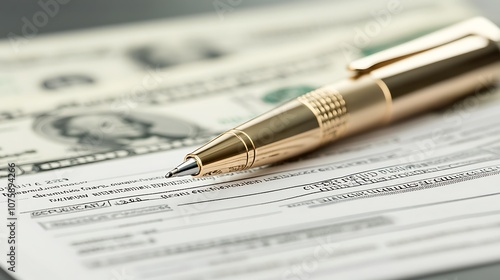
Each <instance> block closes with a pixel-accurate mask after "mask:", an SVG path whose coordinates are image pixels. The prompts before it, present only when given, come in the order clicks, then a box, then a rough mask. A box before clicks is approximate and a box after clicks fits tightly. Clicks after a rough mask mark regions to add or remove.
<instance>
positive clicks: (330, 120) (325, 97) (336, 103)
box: [298, 86, 348, 143]
mask: <svg viewBox="0 0 500 280" xmlns="http://www.w3.org/2000/svg"><path fill="white" fill-rule="evenodd" d="M298 101H300V102H301V103H303V104H304V105H306V106H307V107H308V108H309V109H311V111H312V112H313V113H314V115H316V118H317V119H318V123H319V125H320V129H321V142H322V143H325V142H329V141H332V140H335V139H337V138H339V137H342V136H343V135H344V134H345V131H346V126H347V116H348V111H347V107H346V105H345V101H344V99H343V98H342V95H340V94H339V92H338V91H337V90H336V89H334V88H333V87H328V86H327V87H323V88H319V89H317V90H314V91H311V92H309V93H307V94H305V95H302V96H300V97H299V98H298Z"/></svg>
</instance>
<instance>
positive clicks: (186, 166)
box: [165, 158, 200, 178]
mask: <svg viewBox="0 0 500 280" xmlns="http://www.w3.org/2000/svg"><path fill="white" fill-rule="evenodd" d="M199 172H200V168H199V167H198V163H197V162H196V160H195V159H194V158H188V159H187V160H186V161H185V162H183V163H181V164H179V166H177V167H176V168H174V169H172V170H171V171H170V172H168V173H167V174H165V178H172V177H179V176H185V175H196V174H198V173H199Z"/></svg>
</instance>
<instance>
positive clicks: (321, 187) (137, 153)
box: [0, 1, 500, 280]
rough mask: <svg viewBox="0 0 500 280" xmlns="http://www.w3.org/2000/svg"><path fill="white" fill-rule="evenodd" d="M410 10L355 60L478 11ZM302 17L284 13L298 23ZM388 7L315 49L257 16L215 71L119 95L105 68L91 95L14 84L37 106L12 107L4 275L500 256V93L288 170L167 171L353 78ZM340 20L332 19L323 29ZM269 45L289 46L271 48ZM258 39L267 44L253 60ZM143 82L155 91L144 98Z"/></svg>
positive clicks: (204, 64)
mask: <svg viewBox="0 0 500 280" xmlns="http://www.w3.org/2000/svg"><path fill="white" fill-rule="evenodd" d="M350 2H352V3H355V4H357V5H359V2H357V1H354V2H353V1H350ZM374 2H378V3H385V1H374ZM402 3H403V5H406V4H408V5H407V6H404V7H406V8H405V9H403V10H402V11H401V13H400V14H398V15H397V16H396V15H393V16H394V17H393V18H392V17H391V24H389V25H388V26H387V27H386V28H384V30H386V33H381V34H382V35H380V37H379V36H377V37H376V38H375V37H373V38H372V40H370V42H371V43H370V44H367V45H366V46H363V47H361V46H359V48H357V49H356V50H355V51H354V49H350V50H351V51H353V53H351V54H352V55H353V56H357V57H359V56H361V55H363V54H364V53H363V50H366V49H368V48H369V47H370V46H371V47H373V46H375V45H376V46H378V47H380V46H384V45H390V44H394V43H396V41H398V40H400V38H401V35H402V33H405V34H407V35H408V36H412V37H415V36H416V35H417V34H419V33H422V32H427V31H429V30H431V29H435V28H438V27H441V26H442V25H447V24H449V23H453V22H456V21H457V20H460V19H462V18H465V17H468V16H470V15H472V14H474V12H473V11H471V9H470V7H468V6H466V5H465V4H463V3H461V2H454V3H453V4H452V3H451V2H448V1H442V2H439V3H437V1H419V2H418V4H416V2H415V3H413V4H409V2H404V1H403V2H402ZM324 5H326V6H325V7H330V6H329V4H324ZM345 5H348V4H345ZM349 5H354V4H349ZM361 6H362V5H361ZM361 6H360V7H361ZM325 7H323V8H321V7H318V6H314V7H305V6H300V9H304V11H306V10H307V9H309V11H311V10H314V9H316V10H325V9H326V8H325ZM378 7H382V6H378ZM297 9H299V8H296V9H295V10H293V9H291V10H290V11H291V12H290V14H286V13H284V14H283V18H287V19H288V20H289V21H288V23H289V24H290V23H291V22H293V21H294V19H293V17H292V16H290V15H291V14H297ZM360 9H361V8H360ZM373 9H375V8H373V7H371V6H370V7H365V10H363V11H364V13H360V14H364V15H368V16H367V18H365V19H363V21H362V23H360V22H356V23H349V22H347V20H345V19H344V22H345V23H344V24H345V26H348V27H345V26H344V27H343V28H339V30H337V31H336V32H337V33H335V34H339V35H338V36H339V37H338V38H326V37H325V36H324V34H325V33H328V32H332V30H329V29H328V30H323V31H324V32H323V31H321V30H322V29H321V28H318V29H316V27H317V26H316V27H315V28H314V29H313V30H316V31H318V33H317V34H316V35H317V36H316V35H314V34H310V32H305V31H304V32H303V33H301V32H299V31H300V30H298V29H294V32H298V35H297V33H294V34H295V35H294V36H295V37H294V38H295V39H296V38H297V36H298V37H301V36H303V38H304V40H303V42H297V41H296V40H295V39H294V40H291V41H289V42H288V43H286V42H287V39H286V34H287V33H286V32H285V31H286V29H279V30H273V29H272V28H271V27H272V26H280V27H282V28H284V26H286V24H283V23H282V25H272V24H269V25H266V24H264V23H259V24H257V23H256V24H250V23H248V25H245V26H246V27H245V29H244V30H246V31H245V32H247V33H245V34H246V35H241V34H240V35H241V37H238V38H240V39H241V41H238V42H236V43H235V45H231V46H228V45H224V46H225V48H226V50H227V52H230V51H229V50H234V52H235V53H231V54H228V55H227V57H224V58H220V59H216V60H215V61H194V60H191V59H186V60H185V61H182V63H181V62H179V65H176V66H175V67H174V66H172V69H162V70H161V71H157V72H155V74H154V75H150V74H144V72H141V71H143V70H144V69H135V68H133V67H132V68H126V67H124V66H122V68H121V70H122V72H121V74H120V75H121V76H122V78H123V76H127V77H129V78H128V79H127V78H123V83H119V84H116V81H117V80H118V78H117V77H118V76H120V75H118V76H117V77H110V76H105V75H104V74H106V73H107V72H106V71H104V70H103V69H104V68H105V67H104V66H102V67H103V69H99V71H97V72H96V73H95V75H98V76H99V75H101V74H102V75H104V76H99V77H100V79H99V80H100V81H103V83H102V84H94V85H92V86H91V87H90V88H88V90H89V92H88V95H83V94H82V92H83V91H80V90H82V88H79V89H73V90H68V91H67V92H66V93H67V94H64V95H57V94H55V95H48V93H47V91H46V90H47V89H44V90H41V89H39V90H34V89H33V86H34V85H36V84H38V80H33V81H31V82H30V83H27V84H26V85H23V84H19V83H18V82H17V81H18V80H17V79H18V78H19V76H18V75H19V74H16V73H15V72H12V73H11V74H9V75H11V76H9V77H10V78H5V77H7V75H6V76H4V78H5V80H9V87H11V88H16V89H17V90H19V92H22V94H23V95H29V94H31V95H32V96H31V97H30V100H31V102H25V101H24V102H23V100H26V96H24V97H22V96H7V95H8V94H5V95H6V96H4V97H2V99H1V100H3V101H4V102H2V103H0V164H1V166H0V181H2V184H0V194H1V198H0V219H1V221H2V223H3V224H2V226H1V227H0V234H1V237H2V238H1V241H0V243H1V244H0V249H1V252H2V255H3V256H4V257H3V258H2V259H3V261H1V262H0V267H2V268H3V269H4V270H6V271H8V272H9V273H10V275H12V277H14V278H15V279H21V280H35V279H54V280H59V279H60V280H67V279H72V280H73V279H74V280H79V279H95V280H139V279H141V280H160V279H168V280H173V279H190V280H195V279H252V280H253V279H286V280H292V279H293V280H305V279H400V278H404V277H412V276H417V275H423V274H430V273H435V272H440V271H444V270H450V269H457V268H460V267H467V266H474V265H478V264H484V263H489V262H494V261H499V260H500V203H499V202H500V188H499V182H500V144H499V143H500V127H499V125H498V124H499V119H500V111H499V109H498V108H500V91H499V90H498V89H484V90H478V92H476V93H475V94H474V95H471V96H469V97H467V98H466V99H464V100H461V101H459V102H458V103H456V104H454V105H452V106H450V107H447V108H445V109H443V110H441V111H437V112H429V113H427V114H424V115H422V116H419V117H416V118H414V119H411V120H405V121H402V122H399V123H396V124H393V125H391V126H389V127H385V128H381V129H377V130H373V131H368V132H366V133H363V134H360V135H357V136H354V137H350V138H347V139H343V140H341V141H338V142H336V143H333V144H331V145H328V146H325V147H323V148H321V149H319V150H317V151H315V152H313V153H310V154H307V155H304V156H302V157H300V158H296V159H292V160H289V161H287V162H283V163H279V164H276V165H274V166H268V167H263V168H257V169H251V170H246V171H242V172H237V173H233V174H226V175H221V176H216V177H205V178H199V179H197V178H191V177H180V178H171V179H166V178H164V175H165V173H166V172H167V171H169V170H170V169H172V168H173V167H175V166H176V165H177V164H178V163H180V162H181V161H182V159H183V158H184V155H185V154H186V153H188V152H191V151H193V150H194V149H195V148H196V147H197V146H198V145H199V144H201V143H202V142H203V141H205V140H207V139H208V138H210V137H212V136H214V135H215V134H216V133H218V132H222V131H223V130H225V129H228V128H230V127H232V126H234V125H236V124H238V123H240V122H242V121H244V120H246V119H248V118H251V117H253V116H255V115H256V114H258V113H261V112H263V111H265V110H267V109H270V108H272V107H274V106H276V105H277V104H279V103H281V102H283V101H284V100H286V99H287V98H288V99H289V98H292V97H295V96H296V95H299V94H301V93H304V92H303V91H308V90H309V89H312V88H314V87H319V86H321V85H323V84H326V83H329V82H333V81H334V80H335V79H338V78H340V77H342V75H345V73H344V72H343V68H344V64H345V62H346V52H345V51H346V49H345V48H342V47H339V43H340V42H350V43H351V44H352V43H353V42H354V41H349V40H354V39H352V37H351V35H352V34H351V33H350V32H348V31H350V30H357V29H356V28H358V27H355V26H361V28H364V26H366V24H365V23H370V22H375V21H374V20H375V19H374V18H376V17H375V16H374V15H371V16H370V11H373ZM379 10H380V8H377V9H376V11H379ZM445 10H447V11H449V10H453V11H455V12H454V13H449V14H448V13H443V11H445ZM422 11H425V12H422ZM250 15H251V13H248V15H247V16H248V17H249V18H251V16H250ZM423 15H424V16H423ZM437 15H440V16H439V17H438V16H437ZM423 17H424V18H426V19H429V20H427V21H426V22H425V23H424V22H423V21H422V18H423ZM264 18H265V17H264ZM328 18H329V17H328V16H327V13H324V14H319V16H318V18H317V20H318V22H319V23H321V24H319V25H318V26H320V27H321V26H325V25H324V23H325V22H326V23H328V21H324V20H327V19H328ZM432 18H438V19H437V20H436V21H435V22H432V21H430V19H432ZM216 19H217V18H216ZM204 20H205V21H206V19H204ZM199 21H201V22H203V20H201V19H200V20H199ZM195 22H198V21H195ZM267 23H271V21H268V22H267ZM416 23H417V24H416ZM336 24H338V23H336ZM163 25H165V26H169V24H168V23H163V22H162V23H158V26H156V28H153V29H154V30H160V29H161V28H160V27H161V26H163ZM152 26H154V24H152ZM173 26H174V27H178V26H177V25H173ZM263 26H266V27H263ZM326 26H328V25H326ZM401 26H405V27H407V28H405V30H406V32H401V31H400V29H401ZM422 26H423V27H422ZM179 28H180V27H179ZM266 28H268V29H266ZM422 28H423V29H422ZM172 29H175V28H173V27H172ZM228 30H229V29H228ZM257 30H258V31H259V32H260V33H258V32H257ZM341 30H344V31H345V30H347V31H345V32H343V31H341ZM391 30H393V31H394V32H390V31H391ZM398 30H399V31H398ZM108 31H109V30H108ZM264 31H265V32H264ZM278 31H279V32H278ZM288 31H290V30H288ZM320 31H321V32H320ZM228 32H229V31H228ZM272 32H275V33H272ZM398 32H400V33H398ZM103 33H105V32H103ZM233 33H234V32H233ZM233 33H232V34H233ZM313 33H314V32H313ZM117 34H118V33H117ZM123 34H126V33H123ZM186 34H190V33H189V32H188V31H186ZM228 34H229V33H228ZM249 34H251V35H255V36H256V37H255V38H254V37H252V36H250V35H249ZM258 34H260V36H262V34H268V35H269V34H280V35H281V36H284V37H281V40H282V41H279V42H278V41H273V40H271V39H269V38H268V39H269V40H270V41H269V42H266V44H267V45H266V44H264V43H262V37H259V36H257V35H258ZM384 34H385V35H384ZM233 35H234V34H233ZM116 36H118V35H116ZM124 36H125V35H124ZM193 36H194V35H193ZM234 36H236V35H234ZM104 37H105V36H104ZM208 37H210V36H208V35H207V36H206V37H205V39H207V38H208ZM144 38H146V39H147V40H146V39H144ZM144 38H143V39H141V40H143V41H144V42H148V40H149V39H151V38H149V37H148V36H144ZM216 39H217V36H215V35H214V36H213V38H212V39H210V40H211V41H210V40H209V41H210V42H215V41H216ZM274 39H276V38H274ZM54 40H55V39H54ZM57 40H63V39H57ZM207 40H208V39H207ZM250 42H254V43H255V45H258V44H257V43H256V42H259V44H263V45H262V46H261V47H256V48H255V49H253V50H250V48H249V50H241V51H240V52H238V51H237V49H238V48H240V46H242V45H245V44H249V43H250ZM35 43H36V42H33V44H35ZM98 43H99V42H94V44H97V45H99V44H98ZM128 43H129V44H131V43H130V42H128ZM40 44H42V45H46V46H48V45H50V40H49V39H47V40H46V41H43V40H42V41H41V42H40ZM65 44H69V43H68V42H66V43H65ZM283 44H285V45H286V48H284V47H282V46H283ZM35 46H36V45H35ZM259 46H260V45H259ZM264 46H265V47H264ZM91 47H92V46H87V49H85V48H82V50H83V51H84V50H89V49H91ZM94 47H95V46H94ZM30 48H31V50H34V49H35V47H34V46H33V47H30ZM96 48H97V47H96ZM242 48H243V47H242ZM373 48H375V47H373ZM97 49H98V48H97ZM94 54H95V53H94ZM46 55H47V54H43V55H41V57H45V59H48V60H50V57H48V58H47V56H46ZM108 58H109V57H108ZM0 59H1V57H0ZM73 59H76V58H73ZM78 59H83V60H85V59H84V58H82V57H78ZM113 59H116V60H120V61H122V62H123V61H126V59H125V58H124V57H120V56H113ZM57 61H59V62H60V63H61V65H60V66H58V67H60V68H61V69H66V68H65V67H68V65H65V64H64V61H63V60H57ZM21 62H22V63H27V62H26V61H23V60H13V61H11V62H10V63H12V64H17V63H21ZM42 62H43V61H39V63H42ZM92 63H96V64H92ZM106 63H109V65H108V66H106V67H111V68H112V67H116V66H117V64H116V61H115V63H113V62H110V61H105V60H104V58H103V59H102V60H99V59H96V61H92V60H88V65H86V66H85V67H83V68H82V69H83V70H82V69H80V70H82V71H86V70H85V69H92V67H99V66H97V65H98V64H99V65H101V64H106ZM91 64H92V67H90V65H91ZM75 65H77V64H75ZM106 65H107V64H106ZM120 65H121V64H120ZM127 65H128V64H127ZM87 66H89V67H90V68H87ZM129 66H130V65H129ZM0 67H1V66H0ZM72 67H76V66H72ZM41 69H42V68H36V67H34V68H33V69H31V71H33V72H37V73H38V71H39V73H42V70H41ZM106 69H108V68H106ZM1 70H2V68H0V71H1ZM101 70H103V71H101ZM101 72H102V73H101ZM1 73H2V72H0V74H1ZM42 76H43V75H42ZM34 77H36V78H37V79H38V78H39V77H40V76H39V75H34ZM144 77H147V78H148V81H149V82H151V81H156V82H157V84H154V86H151V87H150V86H149V84H147V86H145V85H144V84H143V83H142V82H143V81H144ZM106 79H108V80H106ZM155 79H156V80H155ZM138 81H139V82H141V83H140V84H139V85H141V86H143V87H144V90H145V91H144V94H143V95H129V93H130V89H131V88H134V87H135V86H137V82H138ZM23 98H24V99H23ZM5 100H8V102H6V101H5ZM186 112H191V113H190V114H186ZM9 163H14V164H15V165H16V167H15V172H16V173H15V175H9V174H12V173H13V172H12V170H14V169H12V168H9V166H8V165H9ZM14 177H15V180H14V179H13V178H14ZM10 179H12V181H9V180H10ZM9 182H11V183H12V184H15V187H12V188H10V187H9ZM11 190H12V192H11ZM12 193H14V194H15V195H10V194H12ZM9 226H10V227H9ZM11 240H13V241H11ZM12 256H14V257H12ZM9 261H11V262H9ZM10 268H12V269H10ZM9 270H10V271H9ZM14 271H15V272H14Z"/></svg>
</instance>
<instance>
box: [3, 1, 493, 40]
mask: <svg viewBox="0 0 500 280" xmlns="http://www.w3.org/2000/svg"><path fill="white" fill-rule="evenodd" d="M303 1H304V0H303ZM239 2H241V3H239ZM291 2H301V1H300V0H286V1H285V0H251V1H245V0H243V1H238V8H242V9H246V8H250V7H262V6H273V5H279V4H282V3H291ZM307 2H309V3H311V4H314V1H307ZM468 2H470V3H472V4H473V5H474V6H476V7H478V8H479V9H480V10H481V11H482V13H483V14H484V15H485V16H487V17H489V18H490V19H491V20H493V21H495V22H496V23H500V13H499V10H500V3H499V2H498V1H491V0H469V1H468ZM213 3H214V1H212V0H168V1H166V0H142V1H134V0H107V1H99V0H71V5H67V6H65V7H64V11H62V13H61V14H60V15H58V16H57V17H55V18H54V19H52V20H51V21H50V22H49V23H48V24H47V26H45V27H44V28H43V29H42V30H40V34H44V33H51V32H58V31H66V30H74V29H82V28H89V27H96V26H103V25H112V24H120V23H130V22H138V21H144V20H151V19H161V18H171V17H182V16H186V15H193V14H200V13H213V12H214V4H213ZM38 10H39V5H38V4H37V1H30V0H7V1H2V2H1V3H0V36H1V37H2V38H5V37H7V34H8V33H9V32H14V33H20V32H21V27H22V22H21V21H20V19H21V18H22V17H25V16H30V15H32V14H34V13H35V12H36V11H38Z"/></svg>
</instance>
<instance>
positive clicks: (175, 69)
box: [0, 0, 475, 176]
mask: <svg viewBox="0 0 500 280" xmlns="http://www.w3.org/2000/svg"><path fill="white" fill-rule="evenodd" d="M337 11H344V12H343V13H339V12H337ZM345 11H352V12H350V13H348V14H346V13H345ZM474 13H475V12H474V11H473V10H472V9H471V7H470V6H468V5H466V4H464V3H463V2H458V1H439V2H438V1H428V0H425V1H418V2H417V1H413V2H412V1H397V0H389V1H378V0H377V1H369V2H366V1H338V2H326V1H320V2H308V3H301V4H294V5H286V6H280V7H276V8H271V9H267V10H248V11H242V12H238V11H236V12H234V14H233V15H230V16H227V17H226V19H225V20H223V21H221V20H220V19H219V17H217V16H216V15H204V16H200V17H193V18H185V19H180V20H175V21H159V22H151V23H146V24H137V25H128V26H120V27H113V28H106V29H101V30H92V31H82V32H75V33H72V34H66V35H53V36H47V37H43V38H38V39H36V40H35V39H33V40H32V41H30V42H28V43H26V45H20V46H18V47H19V49H13V47H12V44H11V43H12V42H9V41H4V42H3V44H2V45H0V49H3V50H4V51H2V52H1V53H2V55H0V62H1V63H0V79H1V80H0V96H1V99H0V100H1V101H0V166H6V164H5V163H7V162H11V161H15V162H16V163H17V165H18V166H19V167H20V169H21V172H22V173H26V174H29V173H37V172H41V171H45V170H51V169H55V168H61V167H68V166H75V165H80V164H88V163H93V162H99V161H103V160H112V159H116V158H123V157H128V156H134V155H140V154H145V153H151V152H159V151H167V150H171V149H175V148H180V147H185V146H193V145H196V144H199V143H201V142H202V141H206V140H207V139H208V138H209V137H212V136H213V135H215V134H216V133H219V132H221V131H223V130H225V129H227V128H229V127H231V126H234V125H235V124H238V123H240V122H242V121H244V120H246V119H248V118H251V117H253V116H255V115H256V114H259V113H261V112H263V111H265V110H268V109H270V108H272V107H274V106H276V105H277V104H279V103H282V102H284V101H286V100H288V99H290V98H293V97H296V96H298V95H301V94H304V93H305V92H307V91H309V90H311V89H313V88H315V87H318V86H321V85H323V84H326V83H329V82H332V81H334V80H335V79H338V78H341V77H342V76H345V75H346V73H345V71H344V69H345V64H346V63H348V62H349V61H350V60H352V59H355V58H356V57H360V56H362V55H365V54H368V53H370V52H373V51H376V50H377V49H380V48H385V47H388V46H391V45H394V44H397V43H399V42H401V41H405V40H409V39H411V38H413V37H416V36H419V35H422V34H424V33H427V32H429V31H432V30H435V29H437V28H441V27H443V26H446V25H448V24H451V23H453V22H456V21H459V20H461V19H463V18H466V17H469V16H472V15H474ZM304 15H314V17H311V16H304ZM3 172H5V170H0V176H4V175H5V174H4V173H3Z"/></svg>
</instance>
